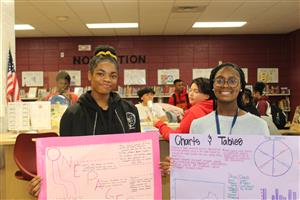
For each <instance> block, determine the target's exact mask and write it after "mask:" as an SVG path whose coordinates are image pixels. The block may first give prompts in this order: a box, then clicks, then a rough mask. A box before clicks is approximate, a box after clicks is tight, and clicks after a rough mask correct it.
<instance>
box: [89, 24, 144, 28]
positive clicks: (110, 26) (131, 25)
mask: <svg viewBox="0 0 300 200" xmlns="http://www.w3.org/2000/svg"><path fill="white" fill-rule="evenodd" d="M86 26H87V27H88V28H91V29H93V28H138V27H139V24H138V23H102V24H86Z"/></svg>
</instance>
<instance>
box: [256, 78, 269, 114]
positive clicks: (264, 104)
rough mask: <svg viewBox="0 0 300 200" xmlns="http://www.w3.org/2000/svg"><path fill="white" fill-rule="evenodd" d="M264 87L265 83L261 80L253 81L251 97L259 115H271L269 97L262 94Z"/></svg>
mask: <svg viewBox="0 0 300 200" xmlns="http://www.w3.org/2000/svg"><path fill="white" fill-rule="evenodd" d="M265 87H266V85H265V84H264V83H263V82H257V83H255V85H254V88H253V97H254V101H255V102H256V108H257V110H258V112H259V114H260V116H271V108H270V104H269V98H268V97H267V96H265V95H263V92H264V89H265Z"/></svg>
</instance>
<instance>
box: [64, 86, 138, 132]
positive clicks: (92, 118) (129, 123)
mask: <svg viewBox="0 0 300 200" xmlns="http://www.w3.org/2000/svg"><path fill="white" fill-rule="evenodd" d="M108 106H109V108H108V110H103V109H102V108H101V107H99V106H98V104H97V103H96V101H95V100H94V98H93V97H92V95H91V91H88V92H86V93H85V94H83V95H81V96H80V98H79V99H78V102H77V103H76V104H74V105H73V106H71V107H69V108H68V109H67V110H66V111H65V113H64V114H63V116H62V118H61V121H60V135H61V136H83V135H102V134H114V133H134V132H140V131H141V130H140V129H141V128H140V119H139V115H138V111H137V108H136V107H135V106H134V105H133V104H131V103H129V102H127V101H125V100H123V99H121V98H120V96H119V95H118V94H117V93H114V92H111V93H110V97H109V103H108Z"/></svg>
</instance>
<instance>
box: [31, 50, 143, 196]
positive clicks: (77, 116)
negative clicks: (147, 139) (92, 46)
mask: <svg viewBox="0 0 300 200" xmlns="http://www.w3.org/2000/svg"><path fill="white" fill-rule="evenodd" d="M118 69H119V64H118V61H117V55H116V52H115V49H114V48H113V47H111V46H108V45H103V46H99V47H97V48H96V50H95V53H94V56H93V57H92V59H91V60H90V63H89V70H88V79H89V81H90V83H91V91H87V92H86V93H85V94H82V95H81V96H80V98H79V99H78V101H77V102H76V103H75V104H74V105H72V106H70V107H68V109H67V110H66V111H65V113H64V114H63V116H62V118H61V121H60V136H84V135H104V134H116V133H124V134H125V133H134V132H140V130H141V129H140V119H139V114H138V111H137V108H136V107H135V106H134V105H133V104H131V103H130V102H127V101H125V100H123V99H121V98H120V96H119V95H118V94H117V93H115V92H113V90H114V89H115V88H116V87H117V82H118V75H119V73H118ZM40 185H41V178H40V177H39V176H36V177H35V178H33V179H32V180H31V181H30V184H29V192H30V194H32V195H34V196H37V195H38V194H39V192H40Z"/></svg>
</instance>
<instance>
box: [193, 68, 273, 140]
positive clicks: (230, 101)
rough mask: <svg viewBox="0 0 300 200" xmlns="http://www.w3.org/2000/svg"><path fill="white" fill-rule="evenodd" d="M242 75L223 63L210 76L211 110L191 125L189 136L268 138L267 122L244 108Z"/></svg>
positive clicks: (239, 70) (243, 79)
mask: <svg viewBox="0 0 300 200" xmlns="http://www.w3.org/2000/svg"><path fill="white" fill-rule="evenodd" d="M245 85H246V81H245V75H244V72H243V71H242V70H241V69H240V68H239V67H237V66H236V65H234V64H231V63H224V64H221V65H219V66H217V67H216V68H214V69H213V70H212V72H211V74H210V87H211V91H212V92H213V98H214V102H215V104H214V111H213V112H211V113H210V114H208V115H206V116H204V117H202V118H199V119H196V120H194V121H193V122H192V125H191V128H190V133H192V134H208V133H210V134H218V135H231V134H232V135H237V134H238V135H266V136H268V135H270V132H269V129H268V126H267V123H266V122H265V121H264V120H263V119H261V118H259V117H257V116H255V115H253V114H251V113H247V112H246V111H245V110H244V109H245V108H244V105H243V102H242V96H243V93H244V90H245Z"/></svg>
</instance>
